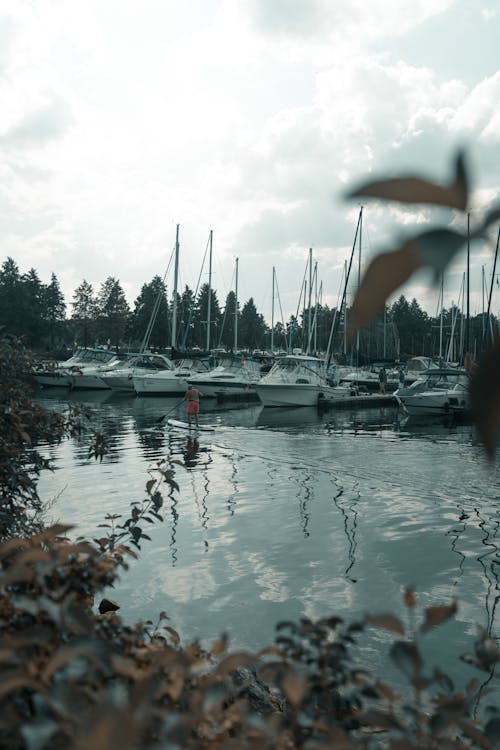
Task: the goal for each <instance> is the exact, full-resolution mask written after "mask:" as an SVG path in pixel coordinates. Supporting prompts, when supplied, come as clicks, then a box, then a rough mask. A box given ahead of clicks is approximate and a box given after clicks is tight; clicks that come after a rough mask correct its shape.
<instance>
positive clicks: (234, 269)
mask: <svg viewBox="0 0 500 750" xmlns="http://www.w3.org/2000/svg"><path fill="white" fill-rule="evenodd" d="M235 275H236V268H233V275H232V276H231V288H232V286H233V281H234V280H235V278H234V277H235ZM229 291H231V290H229ZM229 291H228V293H227V294H226V305H225V307H224V317H223V318H222V325H221V328H220V336H219V342H218V344H217V346H218V347H220V345H221V341H222V334H223V333H224V325H225V323H226V315H227V298H228V295H229ZM235 296H236V295H235Z"/></svg>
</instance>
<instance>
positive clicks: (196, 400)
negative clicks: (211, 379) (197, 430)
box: [182, 385, 203, 427]
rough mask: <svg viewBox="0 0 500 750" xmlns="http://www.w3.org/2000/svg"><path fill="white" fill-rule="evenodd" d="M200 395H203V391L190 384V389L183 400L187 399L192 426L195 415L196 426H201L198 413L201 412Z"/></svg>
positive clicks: (188, 414)
mask: <svg viewBox="0 0 500 750" xmlns="http://www.w3.org/2000/svg"><path fill="white" fill-rule="evenodd" d="M200 396H203V393H200V391H198V390H197V389H196V388H193V386H192V385H188V389H187V391H186V393H185V394H184V398H183V399H182V400H183V401H187V418H188V424H189V426H190V427H191V420H192V418H193V417H194V421H195V424H196V426H197V427H198V426H199V422H198V414H199V413H200Z"/></svg>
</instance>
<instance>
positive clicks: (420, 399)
mask: <svg viewBox="0 0 500 750" xmlns="http://www.w3.org/2000/svg"><path fill="white" fill-rule="evenodd" d="M396 398H397V400H398V402H399V403H400V404H401V405H402V406H403V408H404V409H405V410H406V411H407V412H408V414H410V415H411V416H418V415H419V414H422V415H426V414H457V413H463V412H465V411H467V410H468V408H469V403H468V400H467V399H465V398H461V399H460V398H457V397H456V394H455V395H452V394H450V395H449V396H448V395H443V394H437V395H436V396H434V395H432V394H428V393H423V394H422V395H415V396H409V397H405V396H398V395H396Z"/></svg>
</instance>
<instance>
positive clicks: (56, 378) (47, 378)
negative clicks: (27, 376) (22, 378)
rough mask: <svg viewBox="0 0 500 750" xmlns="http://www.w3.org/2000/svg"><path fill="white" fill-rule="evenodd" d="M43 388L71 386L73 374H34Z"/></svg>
mask: <svg viewBox="0 0 500 750" xmlns="http://www.w3.org/2000/svg"><path fill="white" fill-rule="evenodd" d="M34 378H35V380H36V382H37V383H38V385H41V386H42V387H43V388H69V386H70V385H71V376H70V375H68V373H67V372H54V373H38V374H37V375H35V376H34Z"/></svg>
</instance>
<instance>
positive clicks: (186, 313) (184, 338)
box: [177, 285, 195, 348]
mask: <svg viewBox="0 0 500 750" xmlns="http://www.w3.org/2000/svg"><path fill="white" fill-rule="evenodd" d="M194 309H195V298H194V292H193V291H192V289H190V288H189V287H188V286H187V285H186V286H185V287H184V291H183V292H182V296H181V305H180V309H178V310H177V314H178V317H177V319H178V326H177V329H178V331H179V337H178V340H179V343H180V347H181V348H184V347H185V346H186V345H187V343H188V341H190V340H191V339H192V336H190V334H191V333H192V331H193V328H194V323H193V316H194Z"/></svg>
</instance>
